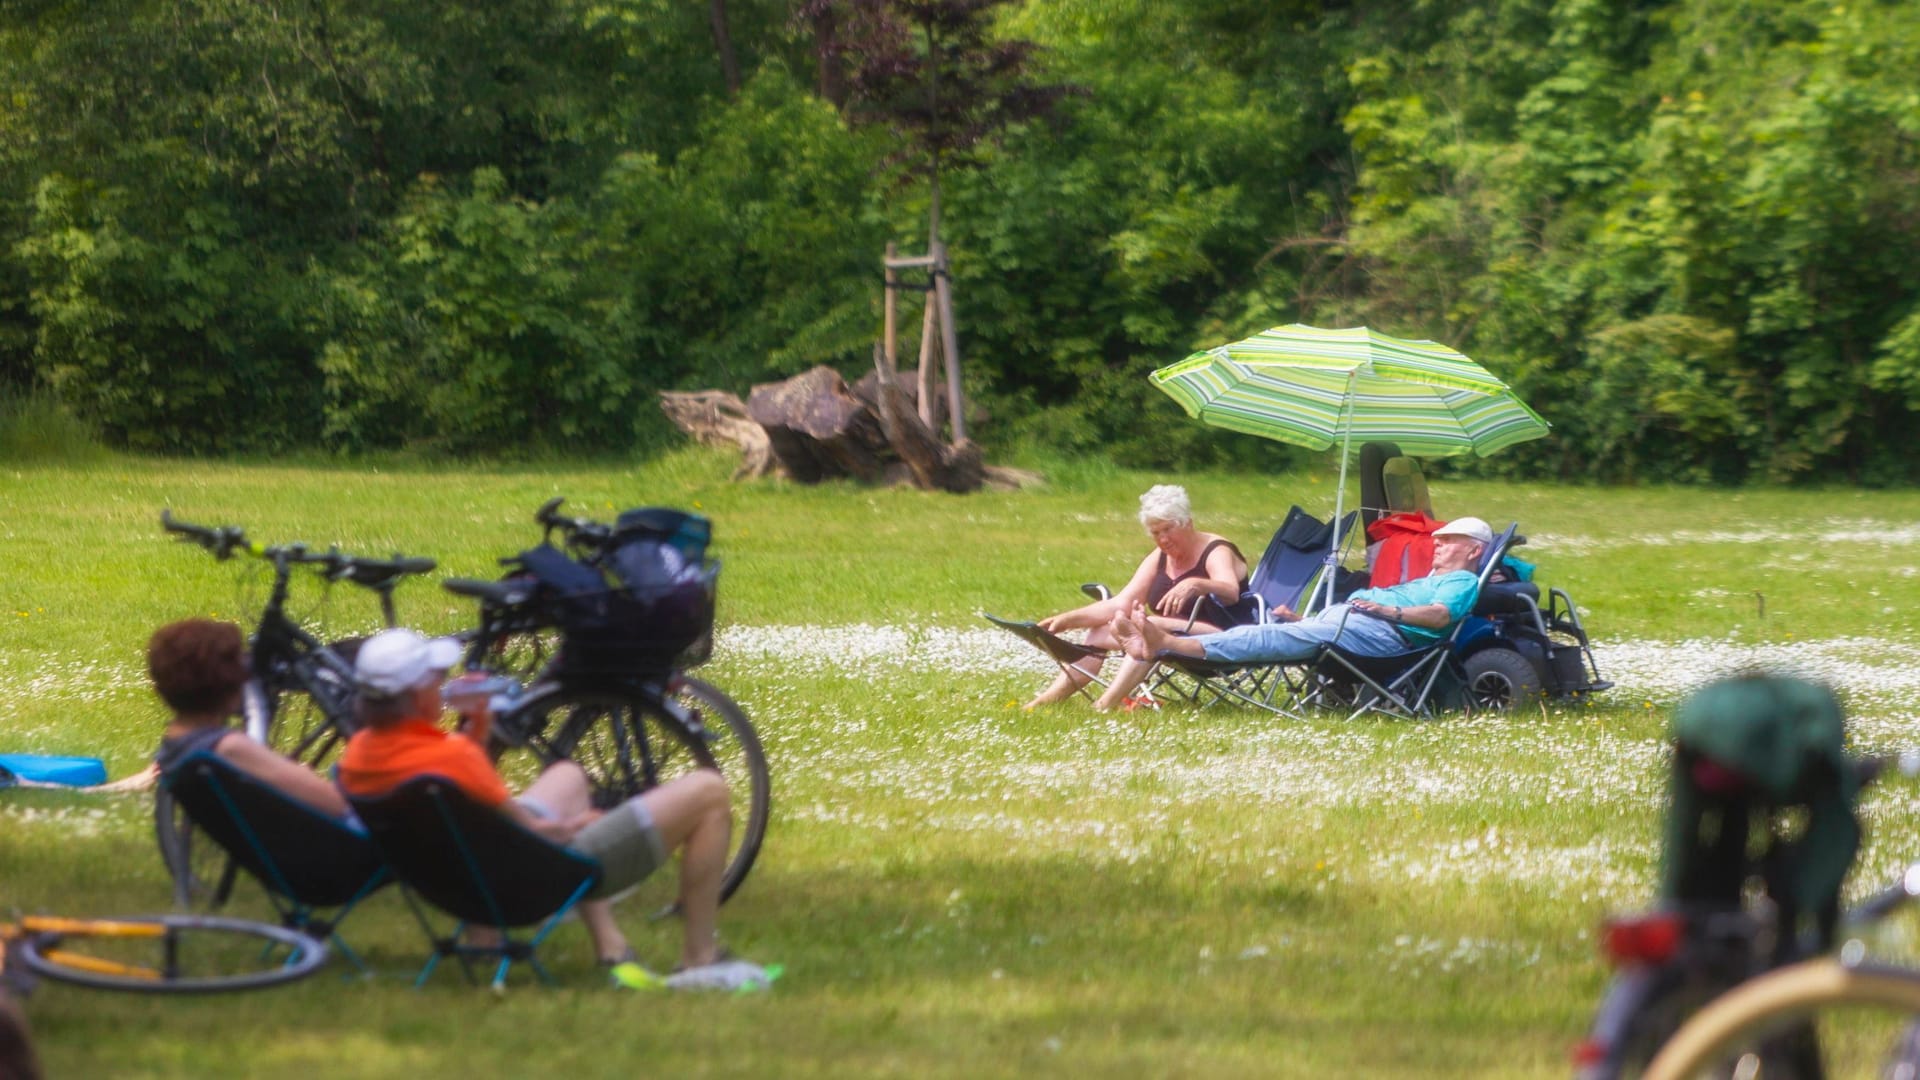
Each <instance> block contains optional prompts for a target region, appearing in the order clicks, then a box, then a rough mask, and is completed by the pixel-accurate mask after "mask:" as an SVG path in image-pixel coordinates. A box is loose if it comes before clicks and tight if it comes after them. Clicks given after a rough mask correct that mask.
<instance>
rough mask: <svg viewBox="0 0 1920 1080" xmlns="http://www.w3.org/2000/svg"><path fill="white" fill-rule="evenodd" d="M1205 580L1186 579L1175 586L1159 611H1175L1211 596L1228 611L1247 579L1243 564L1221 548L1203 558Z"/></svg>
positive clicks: (1230, 550)
mask: <svg viewBox="0 0 1920 1080" xmlns="http://www.w3.org/2000/svg"><path fill="white" fill-rule="evenodd" d="M1206 565H1207V576H1205V577H1194V578H1188V579H1187V580H1185V581H1180V582H1175V583H1174V586H1173V588H1171V589H1168V590H1167V595H1166V596H1165V597H1163V598H1162V601H1163V602H1162V605H1161V607H1162V609H1163V610H1166V611H1179V610H1182V609H1184V608H1186V607H1187V606H1188V605H1190V604H1192V603H1193V602H1194V601H1195V600H1198V599H1199V598H1200V597H1201V596H1203V595H1204V596H1211V597H1213V598H1214V599H1215V600H1218V601H1219V602H1220V604H1221V606H1223V607H1231V606H1232V605H1233V604H1234V603H1235V602H1237V601H1238V600H1239V599H1240V582H1241V581H1242V580H1244V579H1245V578H1246V576H1247V562H1246V560H1245V559H1242V558H1241V557H1240V556H1239V555H1237V554H1235V553H1234V550H1233V548H1232V547H1230V546H1229V545H1226V544H1221V545H1220V546H1219V547H1217V548H1214V549H1213V551H1211V552H1210V553H1208V555H1207V564H1206Z"/></svg>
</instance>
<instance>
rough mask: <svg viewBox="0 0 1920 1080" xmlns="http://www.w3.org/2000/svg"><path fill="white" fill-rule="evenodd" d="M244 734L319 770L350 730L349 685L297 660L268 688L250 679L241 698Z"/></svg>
mask: <svg viewBox="0 0 1920 1080" xmlns="http://www.w3.org/2000/svg"><path fill="white" fill-rule="evenodd" d="M241 709H242V715H243V716H244V717H245V719H246V730H247V735H248V736H249V737H251V738H252V739H254V740H255V741H256V742H263V743H265V744H267V745H268V746H270V747H272V748H273V749H274V750H275V751H277V752H278V753H280V754H283V755H285V756H287V757H290V758H292V759H293V760H295V761H298V762H300V763H301V764H303V765H309V766H312V767H313V768H314V769H316V770H318V771H322V772H324V771H325V770H326V769H327V768H328V767H329V766H330V765H332V764H333V762H334V760H335V759H336V758H338V757H339V755H340V750H341V748H342V747H344V746H345V745H346V741H347V735H348V734H350V733H351V731H352V729H353V684H352V682H350V681H349V680H348V679H347V678H346V677H345V676H343V675H341V674H340V673H338V672H336V671H334V670H333V669H332V668H330V667H327V666H325V665H323V664H319V663H313V664H304V663H303V664H302V665H301V666H300V667H299V668H298V669H297V670H295V671H293V672H291V673H289V675H288V677H287V679H286V680H284V681H283V682H281V683H280V684H278V685H274V686H272V687H269V686H268V685H267V684H266V683H263V682H261V681H260V680H258V679H255V680H253V681H251V682H249V683H248V684H247V691H246V696H245V697H244V698H243V699H242V704H241Z"/></svg>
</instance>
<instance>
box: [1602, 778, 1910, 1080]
mask: <svg viewBox="0 0 1920 1080" xmlns="http://www.w3.org/2000/svg"><path fill="white" fill-rule="evenodd" d="M1889 767H1892V768H1897V769H1898V770H1899V772H1900V773H1901V774H1903V775H1905V776H1908V777H1915V776H1920V753H1909V754H1904V755H1901V756H1900V757H1898V758H1870V759H1861V760H1860V761H1859V763H1858V765H1857V771H1858V773H1859V775H1860V777H1861V783H1862V784H1863V785H1864V784H1865V783H1869V782H1871V781H1872V780H1873V779H1874V778H1876V777H1877V776H1879V775H1880V774H1881V773H1882V772H1883V771H1884V770H1885V769H1887V768H1889ZM1916 899H1920V863H1915V864H1913V865H1912V866H1909V867H1908V868H1907V870H1906V871H1905V872H1904V873H1903V874H1902V875H1901V877H1900V879H1899V880H1898V881H1897V882H1896V883H1895V884H1893V885H1892V886H1890V887H1888V888H1886V889H1883V890H1882V891H1880V892H1879V893H1877V894H1875V895H1874V896H1872V897H1871V898H1869V899H1867V900H1866V901H1864V902H1862V903H1861V904H1859V905H1857V906H1855V907H1853V908H1851V909H1849V910H1848V911H1847V912H1846V913H1844V915H1843V916H1842V917H1841V919H1840V921H1839V927H1840V930H1841V931H1842V933H1841V934H1840V935H1839V936H1838V939H1837V940H1840V941H1841V942H1842V943H1841V944H1840V945H1839V947H1838V949H1837V950H1835V951H1834V952H1833V953H1831V954H1828V955H1816V956H1810V957H1809V956H1808V954H1809V953H1810V952H1812V950H1811V949H1810V948H1809V947H1808V945H1807V944H1806V943H1805V942H1799V941H1793V940H1784V941H1783V940H1781V934H1782V931H1781V929H1780V928H1779V927H1778V925H1777V923H1776V920H1775V919H1774V918H1773V917H1772V909H1771V907H1770V905H1769V904H1768V903H1767V902H1766V901H1765V900H1764V898H1755V899H1754V901H1753V902H1752V903H1751V904H1750V906H1749V907H1748V908H1747V909H1743V910H1737V911H1734V910H1719V911H1685V910H1680V911H1660V912H1652V913H1648V914H1643V915H1639V916H1633V917H1628V918H1624V919H1616V920H1613V921H1611V922H1609V923H1608V924H1607V926H1606V928H1605V929H1604V930H1603V933H1602V949H1603V950H1604V951H1605V952H1606V953H1607V954H1608V956H1609V957H1610V958H1611V959H1613V960H1614V961H1615V962H1616V963H1618V964H1620V965H1622V967H1623V970H1622V971H1621V972H1620V974H1618V975H1617V976H1616V977H1615V979H1614V981H1613V983H1612V985H1611V986H1610V987H1609V990H1608V993H1607V996H1606V998H1605V999H1604V1001H1603V1003H1602V1007H1601V1010H1600V1013H1599V1016H1598V1017H1597V1018H1596V1020H1595V1023H1594V1027H1593V1032H1592V1034H1591V1036H1590V1037H1589V1038H1588V1040H1587V1041H1586V1042H1583V1043H1582V1044H1581V1046H1580V1048H1579V1049H1577V1050H1576V1053H1575V1059H1576V1065H1577V1066H1578V1070H1577V1071H1578V1075H1579V1076H1581V1077H1582V1078H1583V1080H1611V1078H1615V1077H1626V1076H1640V1077H1642V1078H1643V1080H1681V1078H1686V1077H1696V1076H1711V1077H1728V1076H1733V1077H1741V1078H1748V1080H1751V1078H1768V1077H1771V1078H1776V1080H1778V1078H1792V1080H1823V1078H1828V1077H1847V1076H1865V1075H1879V1076H1885V1077H1896V1078H1900V1080H1912V1078H1914V1077H1920V1022H1917V1021H1916V1018H1920V967H1909V966H1902V965H1898V964H1890V963H1885V962H1877V961H1874V960H1871V959H1869V957H1868V949H1867V946H1866V944H1865V942H1864V940H1863V938H1862V937H1861V936H1860V935H1862V934H1863V933H1865V932H1867V931H1868V930H1870V929H1872V928H1874V927H1877V926H1880V925H1882V924H1885V923H1886V922H1887V921H1888V920H1889V919H1890V918H1891V917H1893V916H1894V915H1896V914H1898V913H1899V912H1901V911H1903V910H1905V909H1906V908H1907V907H1908V906H1909V905H1910V904H1911V903H1912V902H1913V901H1915V900H1916Z"/></svg>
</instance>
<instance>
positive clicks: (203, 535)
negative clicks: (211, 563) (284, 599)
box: [160, 508, 259, 560]
mask: <svg viewBox="0 0 1920 1080" xmlns="http://www.w3.org/2000/svg"><path fill="white" fill-rule="evenodd" d="M160 527H161V528H163V529H165V530H167V531H168V532H170V533H173V534H175V535H177V536H179V537H180V539H182V540H188V541H192V542H193V543H196V544H199V545H200V546H201V547H203V548H206V549H207V550H208V551H210V552H212V553H213V557H214V558H216V559H221V560H225V559H228V558H231V557H232V556H233V550H234V549H235V548H242V549H245V550H246V551H248V552H251V553H253V554H259V552H257V551H255V550H254V545H251V544H249V543H247V534H246V533H245V532H244V531H242V530H241V528H240V526H238V525H221V526H218V527H215V528H209V527H208V526H205V525H195V524H193V523H191V522H186V521H175V520H174V517H173V511H172V510H171V509H165V508H163V509H162V510H161V511H160Z"/></svg>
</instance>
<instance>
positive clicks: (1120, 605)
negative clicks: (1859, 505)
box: [1038, 548, 1160, 634]
mask: <svg viewBox="0 0 1920 1080" xmlns="http://www.w3.org/2000/svg"><path fill="white" fill-rule="evenodd" d="M1159 558H1160V551H1159V549H1158V548H1156V549H1154V550H1153V551H1150V552H1148V553H1147V557H1146V558H1144V559H1141V560H1140V565H1139V566H1138V567H1136V568H1135V569H1134V571H1133V577H1131V578H1129V579H1128V580H1127V584H1126V586H1125V587H1124V588H1122V589H1121V590H1120V591H1119V592H1117V593H1114V594H1113V595H1112V596H1109V597H1107V598H1106V599H1105V600H1096V601H1094V602H1093V603H1091V604H1087V605H1084V606H1082V607H1077V608H1074V609H1073V610H1072V611H1063V612H1061V613H1060V614H1058V615H1049V616H1047V617H1046V618H1044V619H1041V620H1040V622H1039V624H1038V625H1039V627H1040V629H1042V630H1045V631H1047V632H1048V633H1053V634H1057V633H1059V632H1060V631H1062V630H1084V629H1089V628H1091V627H1095V626H1105V625H1107V623H1108V622H1110V621H1112V619H1113V617H1114V616H1115V615H1118V614H1120V613H1121V612H1122V611H1125V610H1126V609H1127V606H1128V605H1129V604H1131V603H1133V602H1134V601H1136V600H1138V601H1142V602H1144V601H1145V600H1146V598H1147V586H1149V585H1151V584H1153V572H1154V566H1155V564H1156V562H1157V561H1158V560H1159Z"/></svg>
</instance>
